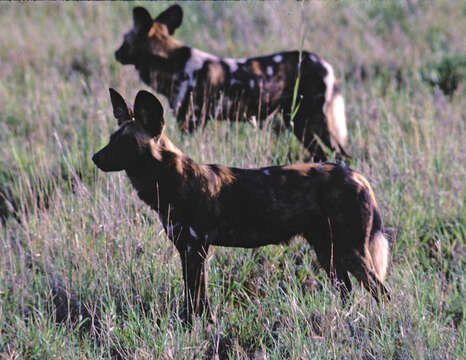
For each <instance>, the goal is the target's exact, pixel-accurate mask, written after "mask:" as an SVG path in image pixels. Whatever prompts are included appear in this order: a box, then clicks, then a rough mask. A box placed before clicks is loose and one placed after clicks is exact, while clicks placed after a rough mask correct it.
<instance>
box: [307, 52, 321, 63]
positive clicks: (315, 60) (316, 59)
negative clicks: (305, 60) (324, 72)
mask: <svg viewBox="0 0 466 360" xmlns="http://www.w3.org/2000/svg"><path fill="white" fill-rule="evenodd" d="M309 59H311V61H314V62H317V61H319V59H318V58H317V56H315V55H314V54H309Z"/></svg>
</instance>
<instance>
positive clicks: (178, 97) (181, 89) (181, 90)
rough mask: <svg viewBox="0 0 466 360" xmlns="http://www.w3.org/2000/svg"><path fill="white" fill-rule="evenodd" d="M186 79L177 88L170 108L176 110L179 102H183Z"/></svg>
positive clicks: (186, 85)
mask: <svg viewBox="0 0 466 360" xmlns="http://www.w3.org/2000/svg"><path fill="white" fill-rule="evenodd" d="M188 86H189V83H188V80H185V81H183V82H182V83H181V84H180V87H179V88H178V93H177V94H176V97H175V101H174V102H173V104H172V108H173V109H174V110H177V109H178V107H179V106H181V103H182V102H183V99H184V97H185V96H186V91H187V90H188Z"/></svg>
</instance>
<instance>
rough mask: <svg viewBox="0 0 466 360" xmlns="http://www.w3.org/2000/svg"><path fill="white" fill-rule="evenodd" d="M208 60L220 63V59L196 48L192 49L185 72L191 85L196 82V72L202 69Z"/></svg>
mask: <svg viewBox="0 0 466 360" xmlns="http://www.w3.org/2000/svg"><path fill="white" fill-rule="evenodd" d="M207 60H212V61H219V60H220V58H219V57H218V56H215V55H212V54H209V53H206V52H204V51H201V50H198V49H195V48H192V49H191V57H190V58H189V60H188V61H187V62H186V65H185V67H184V72H185V73H186V74H187V75H188V76H189V84H190V85H192V84H193V82H194V72H195V71H197V70H199V69H201V68H202V67H203V66H204V63H205V62H206V61H207Z"/></svg>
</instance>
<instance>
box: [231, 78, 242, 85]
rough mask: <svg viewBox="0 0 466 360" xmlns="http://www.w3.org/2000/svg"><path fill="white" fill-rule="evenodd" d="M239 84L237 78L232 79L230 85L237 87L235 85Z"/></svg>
mask: <svg viewBox="0 0 466 360" xmlns="http://www.w3.org/2000/svg"><path fill="white" fill-rule="evenodd" d="M239 83H240V82H239V81H238V80H237V79H235V78H231V80H230V85H235V84H239Z"/></svg>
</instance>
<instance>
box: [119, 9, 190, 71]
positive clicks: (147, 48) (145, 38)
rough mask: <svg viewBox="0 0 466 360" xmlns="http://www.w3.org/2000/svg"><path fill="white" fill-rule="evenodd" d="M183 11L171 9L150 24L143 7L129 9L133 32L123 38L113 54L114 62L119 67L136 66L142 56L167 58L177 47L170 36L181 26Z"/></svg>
mask: <svg viewBox="0 0 466 360" xmlns="http://www.w3.org/2000/svg"><path fill="white" fill-rule="evenodd" d="M182 20H183V10H182V9H181V7H180V6H179V5H172V6H170V7H169V8H168V9H167V10H165V11H164V12H162V13H161V14H160V15H159V16H157V18H156V19H155V20H152V17H151V15H150V14H149V12H148V11H147V10H146V9H145V8H143V7H140V6H139V7H135V8H134V9H133V21H134V25H133V28H132V29H131V30H130V31H128V32H127V33H126V34H125V35H124V39H123V44H122V45H121V46H120V48H119V49H118V50H117V51H116V52H115V58H116V59H117V61H119V62H120V63H122V64H123V65H127V64H134V65H137V64H138V62H140V61H141V60H142V59H143V58H144V56H147V54H151V55H153V56H156V57H157V56H158V57H161V58H165V59H166V58H168V56H169V54H170V53H171V52H172V51H173V50H176V49H177V48H179V47H180V46H181V43H180V42H178V41H177V40H175V39H174V38H173V37H172V35H173V33H174V32H175V30H176V29H177V28H178V27H179V26H180V25H181V22H182Z"/></svg>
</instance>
